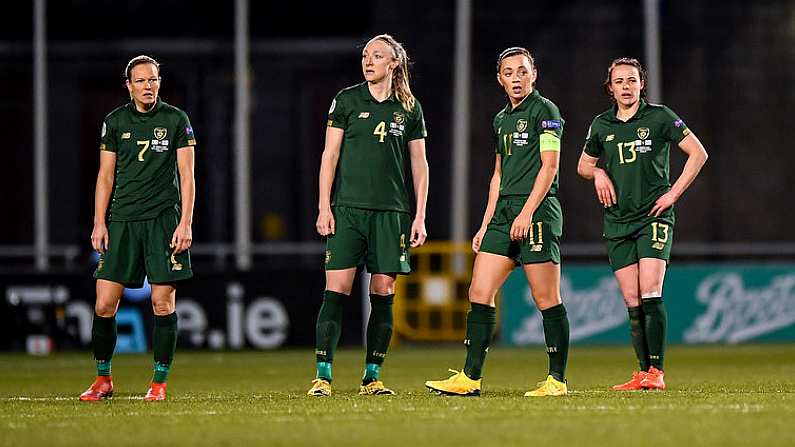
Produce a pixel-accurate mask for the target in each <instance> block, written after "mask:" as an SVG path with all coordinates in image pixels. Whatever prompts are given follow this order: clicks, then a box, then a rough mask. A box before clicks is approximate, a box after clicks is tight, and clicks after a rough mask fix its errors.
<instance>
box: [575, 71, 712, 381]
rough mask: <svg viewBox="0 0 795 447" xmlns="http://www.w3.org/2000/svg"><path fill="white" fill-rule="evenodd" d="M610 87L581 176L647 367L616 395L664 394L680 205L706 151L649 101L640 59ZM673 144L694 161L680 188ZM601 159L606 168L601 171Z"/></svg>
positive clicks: (610, 78) (614, 75) (615, 74)
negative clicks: (599, 211) (668, 290)
mask: <svg viewBox="0 0 795 447" xmlns="http://www.w3.org/2000/svg"><path fill="white" fill-rule="evenodd" d="M604 88H605V92H606V93H607V94H608V96H609V97H610V99H611V100H612V101H613V103H614V106H613V107H612V108H610V109H609V110H607V111H605V112H604V113H602V114H600V115H598V116H597V117H596V118H595V119H594V120H593V123H592V124H591V127H590V129H589V131H588V136H587V137H586V142H585V147H584V148H583V153H582V155H581V157H580V161H579V164H578V166H577V172H578V173H579V174H580V175H581V176H582V177H583V178H585V179H587V180H593V182H594V187H595V188H596V195H597V198H598V199H599V202H600V203H601V204H602V206H603V207H604V213H605V214H604V237H605V239H606V240H607V250H608V256H609V260H610V266H611V267H612V268H613V271H614V272H615V275H616V279H617V280H618V285H619V288H620V289H621V294H622V295H623V296H624V302H625V304H626V305H627V311H628V313H629V323H630V335H631V338H632V346H633V347H634V349H635V354H636V356H637V358H638V361H639V363H640V371H637V372H635V373H633V375H632V378H631V379H630V380H629V381H628V382H626V383H623V384H620V385H616V386H614V387H613V389H615V390H622V391H625V390H640V389H660V390H662V389H665V381H664V373H663V371H664V368H663V360H664V355H665V336H666V328H667V315H666V312H665V305H664V304H663V298H662V296H663V295H662V293H663V280H664V278H665V270H666V267H667V264H668V261H669V259H670V255H671V245H672V244H673V236H674V211H673V205H674V203H675V202H676V201H677V200H679V198H680V197H681V196H682V194H683V193H684V192H685V190H686V189H687V188H688V186H690V184H691V183H692V182H693V180H695V178H696V176H697V175H698V173H699V171H700V170H701V167H702V166H703V165H704V163H705V162H706V160H707V152H706V151H705V150H704V147H703V146H702V145H701V142H700V141H699V140H698V138H696V136H695V135H694V134H693V133H692V132H691V131H690V129H689V128H688V127H687V126H686V125H685V123H684V122H683V121H682V120H681V119H680V118H679V117H678V116H677V115H676V114H675V113H674V112H673V111H671V109H669V108H668V107H665V106H663V105H657V104H649V103H647V102H646V101H645V96H646V73H645V71H644V70H643V67H642V66H641V65H640V63H639V62H638V61H637V60H636V59H630V58H622V59H616V60H615V61H613V63H612V64H610V67H609V68H608V72H607V79H606V80H605V83H604ZM672 143H673V144H676V145H678V146H679V148H680V149H682V151H683V152H685V154H687V157H688V158H687V162H686V163H685V166H684V170H683V171H682V174H681V175H680V176H679V178H678V179H677V180H676V182H675V183H674V184H673V185H671V183H670V180H669V171H670V165H669V154H670V147H671V144H672ZM600 158H601V159H602V160H603V163H604V168H600V167H597V162H598V161H599V159H600Z"/></svg>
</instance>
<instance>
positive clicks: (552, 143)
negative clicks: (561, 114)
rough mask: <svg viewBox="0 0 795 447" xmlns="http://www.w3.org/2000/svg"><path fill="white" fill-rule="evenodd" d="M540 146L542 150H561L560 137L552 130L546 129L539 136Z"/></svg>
mask: <svg viewBox="0 0 795 447" xmlns="http://www.w3.org/2000/svg"><path fill="white" fill-rule="evenodd" d="M538 147H539V150H540V151H541V152H547V151H551V152H560V138H558V136H557V135H555V134H554V133H552V132H548V131H544V132H543V133H542V134H541V135H540V136H539V137H538Z"/></svg>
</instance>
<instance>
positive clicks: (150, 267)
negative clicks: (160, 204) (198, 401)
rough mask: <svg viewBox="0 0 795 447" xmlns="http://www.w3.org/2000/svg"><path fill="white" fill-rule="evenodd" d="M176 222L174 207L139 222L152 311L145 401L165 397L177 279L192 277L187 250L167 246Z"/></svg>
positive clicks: (174, 335)
mask: <svg viewBox="0 0 795 447" xmlns="http://www.w3.org/2000/svg"><path fill="white" fill-rule="evenodd" d="M178 224H179V213H177V212H176V210H174V209H167V210H165V211H163V213H161V214H160V216H158V217H157V218H155V219H150V220H147V221H142V222H141V225H142V231H143V235H142V240H143V243H144V247H145V250H146V271H147V274H148V275H149V283H150V284H151V285H152V312H153V313H154V327H153V329H152V348H153V351H154V367H153V369H154V373H153V377H152V383H151V386H150V387H149V390H148V391H147V393H146V396H144V400H147V401H152V400H164V399H165V398H166V383H167V382H168V375H169V373H170V372H171V367H172V364H173V361H174V353H175V351H176V348H177V330H178V329H177V312H176V289H177V281H181V280H184V279H188V278H190V277H192V276H193V269H192V267H191V259H190V251H189V250H185V251H183V252H181V253H175V252H174V249H173V248H172V247H171V240H172V238H173V236H174V230H175V229H176V228H177V225H178Z"/></svg>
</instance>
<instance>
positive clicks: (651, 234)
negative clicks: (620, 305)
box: [637, 216, 674, 390]
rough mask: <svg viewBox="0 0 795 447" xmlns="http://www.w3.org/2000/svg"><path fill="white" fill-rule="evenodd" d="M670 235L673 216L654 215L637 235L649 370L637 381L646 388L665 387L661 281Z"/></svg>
mask: <svg viewBox="0 0 795 447" xmlns="http://www.w3.org/2000/svg"><path fill="white" fill-rule="evenodd" d="M673 238H674V221H673V217H672V216H671V217H668V218H659V219H655V221H654V222H649V223H648V224H647V225H645V226H644V227H643V228H642V229H641V230H640V231H639V236H638V239H637V251H638V258H639V259H640V261H639V262H638V278H639V280H638V281H639V288H640V301H641V308H642V309H643V330H644V333H645V336H646V345H647V347H648V350H649V364H650V366H649V370H648V371H649V372H648V374H647V375H646V377H645V378H644V380H643V381H642V382H641V385H642V386H643V387H644V388H647V389H660V390H662V389H665V381H664V380H663V378H664V374H663V361H664V358H665V338H666V332H667V327H668V316H667V314H666V311H665V303H664V302H663V281H664V279H665V271H666V267H667V265H668V261H669V260H670V258H671V246H672V245H673Z"/></svg>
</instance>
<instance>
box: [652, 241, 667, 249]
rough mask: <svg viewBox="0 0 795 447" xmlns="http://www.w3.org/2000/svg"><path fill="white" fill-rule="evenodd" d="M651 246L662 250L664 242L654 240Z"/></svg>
mask: <svg viewBox="0 0 795 447" xmlns="http://www.w3.org/2000/svg"><path fill="white" fill-rule="evenodd" d="M651 248H653V249H655V250H662V249H663V248H665V243H664V242H655V243H653V244H651Z"/></svg>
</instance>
